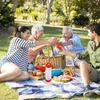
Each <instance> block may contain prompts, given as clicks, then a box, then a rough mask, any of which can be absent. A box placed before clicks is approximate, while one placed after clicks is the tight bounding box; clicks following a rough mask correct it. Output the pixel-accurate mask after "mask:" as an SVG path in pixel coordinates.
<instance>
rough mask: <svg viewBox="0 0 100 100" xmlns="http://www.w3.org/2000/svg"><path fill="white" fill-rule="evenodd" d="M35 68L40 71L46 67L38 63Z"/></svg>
mask: <svg viewBox="0 0 100 100" xmlns="http://www.w3.org/2000/svg"><path fill="white" fill-rule="evenodd" d="M36 68H37V69H38V70H40V71H42V72H45V69H46V67H45V66H40V65H36Z"/></svg>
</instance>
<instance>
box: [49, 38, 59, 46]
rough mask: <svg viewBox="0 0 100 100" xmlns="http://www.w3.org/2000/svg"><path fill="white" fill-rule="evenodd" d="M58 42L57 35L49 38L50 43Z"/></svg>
mask: <svg viewBox="0 0 100 100" xmlns="http://www.w3.org/2000/svg"><path fill="white" fill-rule="evenodd" d="M56 42H57V38H56V37H51V38H50V39H49V40H48V45H55V44H56Z"/></svg>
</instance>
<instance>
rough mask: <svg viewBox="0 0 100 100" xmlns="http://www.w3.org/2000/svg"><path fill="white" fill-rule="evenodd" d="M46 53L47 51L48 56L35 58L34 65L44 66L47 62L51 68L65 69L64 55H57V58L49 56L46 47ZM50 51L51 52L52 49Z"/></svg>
mask: <svg viewBox="0 0 100 100" xmlns="http://www.w3.org/2000/svg"><path fill="white" fill-rule="evenodd" d="M47 48H48V49H47V51H48V56H44V57H42V58H41V57H37V59H36V63H37V64H39V65H46V63H47V62H51V63H52V65H53V68H65V67H66V57H65V55H57V56H49V54H50V53H49V51H50V48H49V47H47ZM51 48H52V51H53V47H51Z"/></svg>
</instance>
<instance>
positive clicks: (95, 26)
mask: <svg viewBox="0 0 100 100" xmlns="http://www.w3.org/2000/svg"><path fill="white" fill-rule="evenodd" d="M88 29H89V30H90V31H91V32H93V31H94V32H95V33H96V34H97V35H98V36H100V24H99V23H96V22H95V23H92V24H90V25H89V26H88Z"/></svg>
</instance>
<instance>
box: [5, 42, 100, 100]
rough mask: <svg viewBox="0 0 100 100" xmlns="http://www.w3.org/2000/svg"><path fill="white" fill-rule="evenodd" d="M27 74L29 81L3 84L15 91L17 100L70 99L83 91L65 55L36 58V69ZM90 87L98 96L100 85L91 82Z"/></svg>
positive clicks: (81, 82) (76, 71)
mask: <svg viewBox="0 0 100 100" xmlns="http://www.w3.org/2000/svg"><path fill="white" fill-rule="evenodd" d="M59 45H61V44H57V47H58V48H59ZM28 72H29V74H30V79H29V80H25V81H20V82H6V83H5V84H6V85H8V86H10V87H11V88H13V89H16V90H17V92H18V94H19V100H24V99H46V98H55V97H59V98H72V97H73V96H75V95H76V96H79V95H82V94H83V93H84V91H85V90H84V88H85V87H84V84H83V81H82V79H81V77H80V74H79V69H76V68H75V67H74V65H73V61H72V59H70V60H68V59H67V60H66V57H65V55H58V56H51V57H50V56H48V57H43V58H37V64H36V69H34V70H33V71H32V70H29V71H28ZM91 86H93V87H96V88H98V89H97V90H94V92H95V93H97V94H98V95H100V83H94V82H92V83H91Z"/></svg>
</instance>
